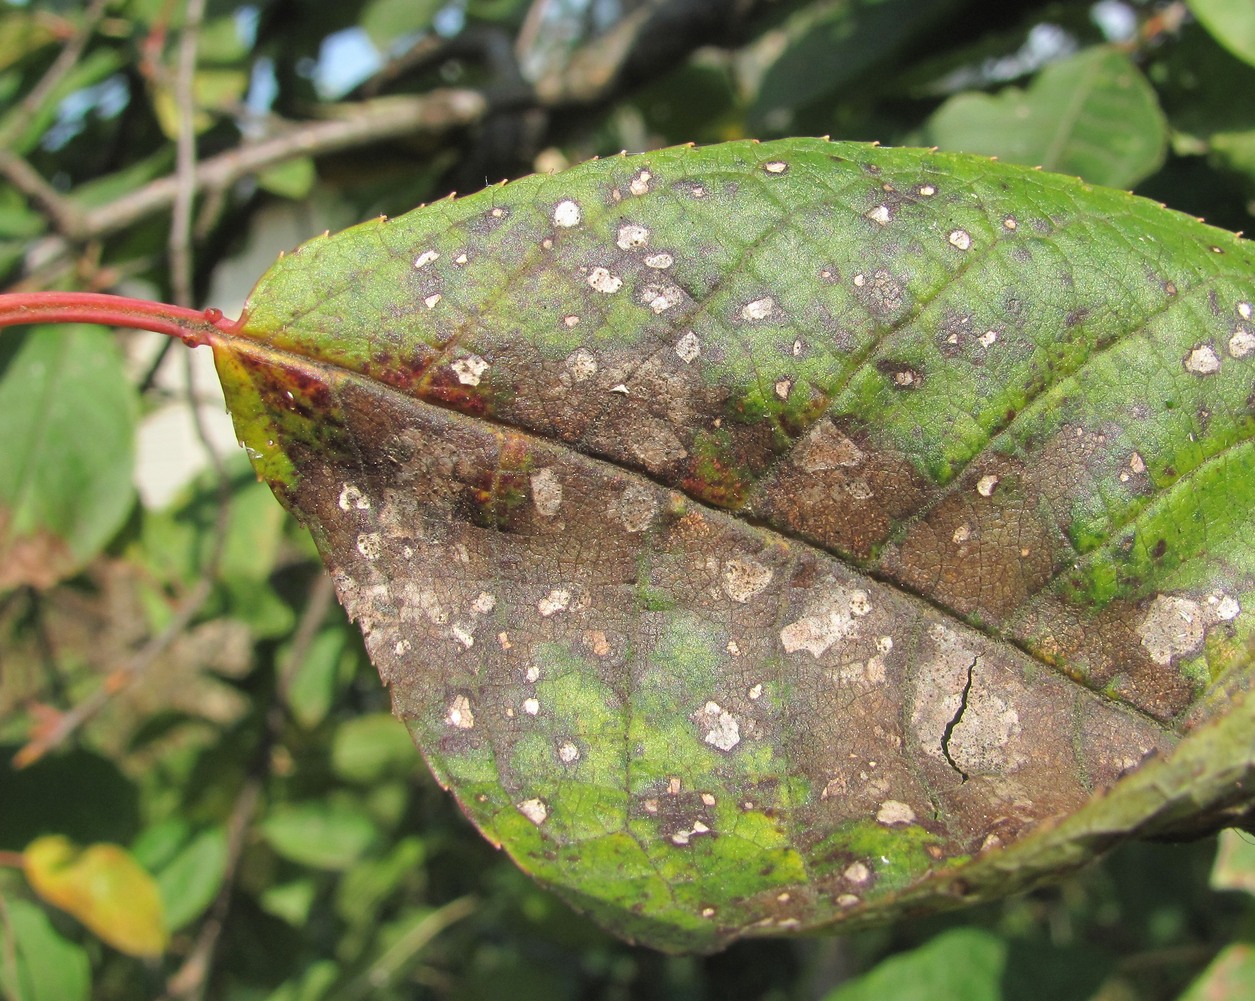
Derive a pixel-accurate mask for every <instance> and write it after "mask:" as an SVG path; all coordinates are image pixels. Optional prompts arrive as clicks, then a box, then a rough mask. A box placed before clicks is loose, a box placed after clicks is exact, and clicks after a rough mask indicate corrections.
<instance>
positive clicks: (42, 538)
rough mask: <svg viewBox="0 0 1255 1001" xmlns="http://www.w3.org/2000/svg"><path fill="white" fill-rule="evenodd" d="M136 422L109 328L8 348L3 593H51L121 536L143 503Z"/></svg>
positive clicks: (54, 333)
mask: <svg viewBox="0 0 1255 1001" xmlns="http://www.w3.org/2000/svg"><path fill="white" fill-rule="evenodd" d="M135 418H136V400H135V393H134V391H133V390H132V388H131V386H130V385H129V384H128V382H127V380H126V376H125V374H124V372H123V370H122V362H121V359H120V358H119V357H118V353H117V351H116V350H115V348H114V346H113V343H112V342H111V341H110V339H109V338H108V337H107V336H105V335H104V334H103V333H102V332H101V331H99V330H93V329H91V328H87V327H75V328H72V329H70V330H51V329H47V328H37V329H35V330H33V331H31V332H30V333H29V334H27V335H26V336H25V337H14V338H5V339H4V341H3V343H0V426H2V427H3V428H4V440H5V447H4V448H3V449H0V589H4V588H10V587H15V586H18V585H21V584H30V585H33V586H35V587H50V586H51V585H53V584H55V583H56V582H57V581H59V580H61V579H62V578H64V577H67V576H69V575H70V574H73V573H74V572H76V571H77V570H79V569H80V568H81V567H82V566H83V565H84V564H85V563H86V562H87V561H88V560H90V559H91V558H92V557H93V556H95V555H96V554H97V553H98V552H99V551H100V550H101V549H102V548H103V547H104V545H105V544H106V543H107V542H108V541H109V540H110V539H111V538H112V537H113V534H114V533H115V532H116V531H117V530H118V528H119V527H120V526H121V525H122V522H123V520H124V519H125V518H126V516H127V514H128V512H129V511H130V509H131V505H132V503H133V502H134V499H135V488H134V486H133V485H132V483H131V471H132V468H133V466H134V453H135V444H134V437H135ZM84 428H91V433H90V434H84Z"/></svg>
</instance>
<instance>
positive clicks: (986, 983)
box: [824, 928, 1007, 1001]
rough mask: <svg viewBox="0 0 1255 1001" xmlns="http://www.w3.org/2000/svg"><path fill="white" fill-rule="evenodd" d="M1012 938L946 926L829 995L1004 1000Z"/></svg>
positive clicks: (840, 999)
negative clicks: (1003, 983) (1004, 981)
mask: <svg viewBox="0 0 1255 1001" xmlns="http://www.w3.org/2000/svg"><path fill="white" fill-rule="evenodd" d="M1006 962H1007V944H1006V943H1005V942H1004V941H1002V939H1000V938H998V937H997V936H995V935H991V934H989V932H985V931H981V930H980V929H978V928H956V929H955V930H954V931H948V932H944V933H943V934H941V935H938V936H937V937H936V938H934V939H933V940H932V941H930V942H928V943H927V944H925V945H921V946H920V947H919V948H918V949H912V950H911V951H910V952H907V953H903V954H901V955H897V956H892V957H890V958H889V959H886V960H885V961H883V962H881V963H878V964H877V965H876V968H875V969H874V970H872V971H871V972H870V973H866V974H864V975H863V976H861V977H859V978H857V979H856V980H852V981H850V983H848V984H845V985H843V986H841V987H838V988H837V989H836V990H835V991H832V992H831V993H830V994H827V995H825V997H824V1001H883V999H885V998H893V999H894V1001H1002V987H1001V983H1002V972H1003V968H1004V967H1005V966H1006Z"/></svg>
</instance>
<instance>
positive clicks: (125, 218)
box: [27, 89, 487, 269]
mask: <svg viewBox="0 0 1255 1001" xmlns="http://www.w3.org/2000/svg"><path fill="white" fill-rule="evenodd" d="M486 107H487V102H486V100H485V98H484V96H483V95H482V94H480V93H479V92H478V91H474V90H464V89H441V90H434V91H431V92H430V93H428V94H425V95H423V96H422V97H381V98H376V99H374V100H371V101H363V102H360V103H359V104H355V105H353V106H352V107H351V108H339V109H337V110H338V111H339V112H340V116H338V117H336V118H333V119H331V120H327V121H317V122H310V123H305V124H302V125H299V126H294V127H293V128H292V129H291V130H290V131H287V132H285V133H283V134H282V135H277V136H273V137H272V138H270V139H264V140H262V141H260V142H256V143H250V144H246V145H242V146H239V147H237V148H236V149H233V150H228V151H227V152H225V153H220V154H218V155H217V156H215V157H212V158H210V159H208V160H204V161H202V162H201V163H200V166H199V168H198V170H197V171H196V179H195V187H196V191H197V193H199V192H204V191H210V192H212V191H216V190H221V189H224V188H228V187H230V186H231V185H232V184H234V183H235V182H237V181H239V180H241V179H242V178H245V177H248V176H250V175H252V174H256V173H258V172H259V171H262V170H265V169H266V168H267V167H273V166H276V165H277V164H281V163H285V162H287V161H288V160H292V159H295V158H296V157H298V156H318V155H322V154H327V153H334V152H337V151H339V150H344V149H354V148H356V147H359V146H364V145H367V144H370V143H376V142H381V141H383V140H387V139H396V138H400V137H402V136H413V135H421V134H423V133H443V132H447V131H449V130H452V129H455V128H460V127H463V126H465V125H469V124H471V123H472V122H475V121H477V120H478V119H479V118H480V117H482V115H483V113H484V110H485V109H486ZM178 187H179V182H178V179H177V178H176V177H175V176H173V175H172V176H168V177H162V178H158V179H157V180H155V181H150V182H149V183H148V184H145V185H144V186H143V187H142V188H140V189H138V190H137V191H135V192H133V193H132V194H129V195H126V196H123V197H122V198H118V199H116V200H114V201H112V202H109V203H107V204H105V205H101V206H98V207H97V208H94V209H89V210H87V211H86V212H84V214H83V216H84V218H83V231H84V232H85V233H87V234H89V235H90V236H92V237H102V236H108V235H110V234H112V233H116V232H118V231H120V230H123V229H126V228H127V227H128V226H132V225H134V224H135V223H137V222H139V221H140V220H141V219H144V218H146V217H148V216H150V215H154V214H155V213H157V212H161V211H163V210H165V209H168V208H169V207H170V206H171V205H172V204H173V203H174V199H175V196H176V193H177V191H178ZM68 251H69V248H68V246H67V243H66V241H65V240H64V239H62V238H60V237H49V238H46V239H44V240H42V241H40V242H38V243H36V244H35V245H34V247H32V248H31V251H30V253H29V254H28V255H27V267H28V269H35V268H40V267H47V266H48V265H49V264H50V263H51V262H53V261H54V260H56V259H59V258H61V257H63V256H64V255H65V254H66V253H67V252H68Z"/></svg>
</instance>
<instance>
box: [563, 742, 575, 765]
mask: <svg viewBox="0 0 1255 1001" xmlns="http://www.w3.org/2000/svg"><path fill="white" fill-rule="evenodd" d="M558 760H559V761H561V762H562V763H563V764H564V765H569V764H572V763H573V762H576V761H579V760H580V749H579V748H578V747H576V746H575V743H574V742H573V741H570V740H566V741H563V742H562V744H561V745H560V746H559V747H558Z"/></svg>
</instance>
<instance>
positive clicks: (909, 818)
mask: <svg viewBox="0 0 1255 1001" xmlns="http://www.w3.org/2000/svg"><path fill="white" fill-rule="evenodd" d="M876 820H877V822H878V823H881V824H884V825H885V826H886V827H892V826H893V825H894V824H911V823H914V822H915V811H914V810H912V809H911V808H910V807H909V806H907V804H905V803H899V802H898V801H897V800H896V799H887V800H885V801H884V802H883V803H881V804H880V809H879V810H877V811H876Z"/></svg>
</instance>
